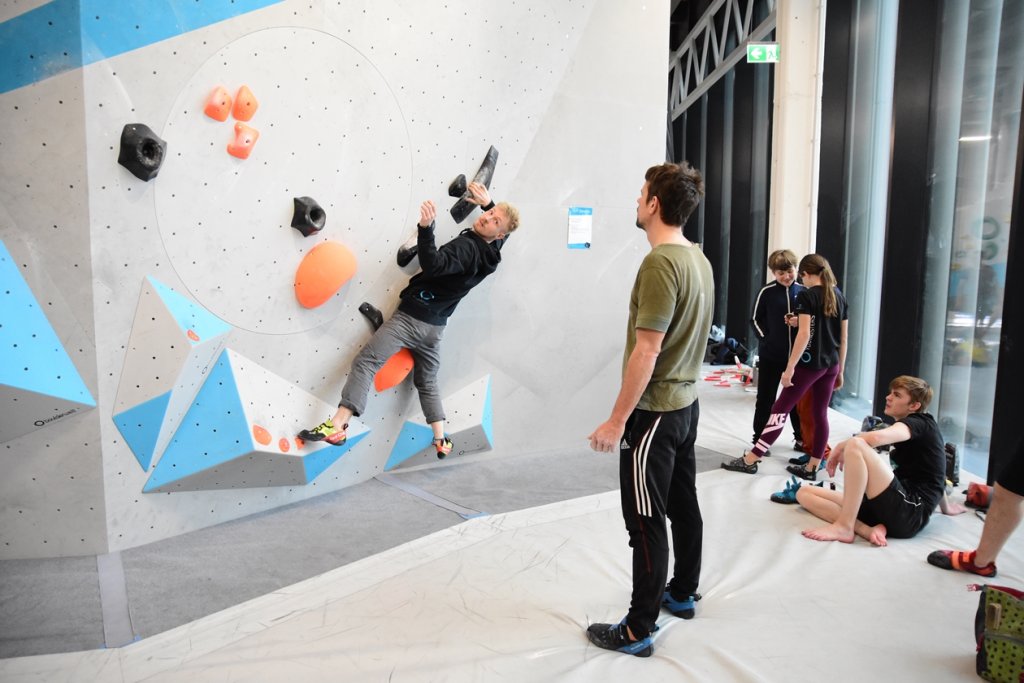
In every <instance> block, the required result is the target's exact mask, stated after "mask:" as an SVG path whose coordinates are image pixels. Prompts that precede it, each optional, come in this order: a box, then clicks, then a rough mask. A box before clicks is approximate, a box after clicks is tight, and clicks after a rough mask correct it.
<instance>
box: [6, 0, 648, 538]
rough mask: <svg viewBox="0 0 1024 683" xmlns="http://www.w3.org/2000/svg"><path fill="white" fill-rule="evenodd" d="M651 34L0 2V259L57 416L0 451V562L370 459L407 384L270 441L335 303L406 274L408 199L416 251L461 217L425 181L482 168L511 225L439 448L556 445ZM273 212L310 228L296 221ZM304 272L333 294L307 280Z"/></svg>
mask: <svg viewBox="0 0 1024 683" xmlns="http://www.w3.org/2000/svg"><path fill="white" fill-rule="evenodd" d="M122 5H123V6H122ZM667 27H668V3H667V1H666V0H661V1H658V2H646V3H643V4H636V3H620V2H616V1H615V0H571V1H566V2H558V3H555V2H549V1H546V0H526V1H524V2H516V3H500V4H493V3H488V4H481V3H478V2H474V1H472V0H454V1H449V2H445V3H424V2H419V1H416V0H340V1H331V2H326V1H313V2H309V0H303V1H299V0H276V1H275V0H237V1H236V2H232V3H230V4H229V3H205V2H204V3H196V2H191V1H188V0H146V1H143V2H137V3H123V4H120V3H119V4H116V5H111V4H110V3H105V2H100V0H54V1H52V2H27V1H26V0H0V59H3V61H4V63H5V65H10V67H9V68H5V73H4V74H3V76H2V77H0V157H2V158H3V159H4V164H2V165H0V241H3V243H4V245H5V246H6V248H7V251H8V253H9V255H10V261H11V263H12V264H13V265H15V266H17V272H18V273H19V274H20V277H21V280H22V281H23V282H24V283H25V284H26V286H27V290H28V291H29V292H30V293H31V295H32V297H33V298H34V299H35V300H36V301H37V302H39V306H40V308H42V309H44V312H45V313H47V319H48V321H49V327H50V328H52V330H53V334H54V336H55V338H56V339H58V340H60V341H61V348H62V349H63V352H64V356H65V357H66V358H67V363H68V364H69V366H70V367H71V368H73V369H74V370H75V374H76V375H77V376H78V377H79V378H80V382H81V391H83V392H85V393H83V394H82V397H81V398H76V399H75V401H76V402H77V404H78V405H81V406H82V408H80V409H77V410H75V412H73V413H68V414H67V415H64V416H62V417H60V418H59V419H57V420H55V421H53V423H52V424H51V423H45V424H44V425H43V426H41V427H38V428H34V429H32V430H31V431H30V432H27V433H15V432H14V431H11V430H9V429H8V428H7V427H4V433H0V467H3V468H4V472H5V477H3V478H0V500H2V501H3V503H4V504H3V505H0V558H3V557H40V556H51V555H75V554H92V553H102V552H107V551H111V550H119V549H123V548H129V547H133V546H136V545H139V544H143V543H148V542H152V541H155V540H159V539H161V538H166V537H169V536H174V535H176V534H180V533H184V532H187V531H190V530H193V529H198V528H202V527H205V526H209V525H212V524H217V523H220V522H223V521H226V520H230V519H234V518H237V517H240V516H244V515H249V514H253V513H255V512H259V511H262V510H267V509H271V508H274V507H277V506H280V505H285V504H288V503H293V502H296V501H300V500H303V499H306V498H309V497H312V496H316V495H320V494H322V493H325V492H329V491H333V490H337V489H339V488H342V487H345V486H349V485H352V484H356V483H359V482H362V481H365V480H366V479H368V478H370V477H373V476H374V475H376V474H378V473H380V472H382V471H383V470H384V469H385V468H386V467H389V459H390V458H391V457H392V454H393V453H394V452H397V451H402V449H407V445H406V444H403V443H401V434H402V433H403V429H404V428H405V427H406V425H407V423H409V424H415V423H416V420H417V418H418V412H419V403H418V401H417V400H416V396H415V391H414V390H413V388H412V382H411V380H408V379H407V380H405V381H403V382H401V383H399V384H398V385H396V386H394V387H391V388H388V389H385V390H383V391H381V392H380V393H377V392H375V391H371V395H370V399H369V405H368V409H367V412H366V414H365V415H364V416H362V418H361V419H360V421H358V423H357V424H356V425H353V427H351V428H350V436H351V438H350V442H349V443H348V444H347V445H346V446H345V447H343V448H335V447H329V446H323V445H322V444H320V445H308V444H305V445H302V444H297V443H296V442H295V441H294V438H293V437H294V434H289V432H292V431H295V429H296V428H297V427H300V426H305V427H311V426H314V425H315V424H316V423H318V422H319V421H321V420H322V419H324V418H325V417H327V416H328V414H329V413H330V411H331V409H332V408H333V406H335V405H336V403H337V400H338V396H339V392H340V387H341V385H342V383H343V381H344V379H345V377H346V375H347V370H348V366H349V363H350V362H351V360H352V358H353V356H354V355H355V354H356V352H357V351H358V350H359V348H360V347H361V346H362V345H363V344H364V343H365V342H366V340H367V339H368V338H369V337H370V335H371V334H372V331H373V327H372V325H371V324H370V322H369V321H368V320H367V319H366V318H364V317H363V316H362V315H361V314H360V313H359V312H358V307H359V304H360V303H361V302H364V301H366V302H370V303H372V304H373V305H375V306H376V307H378V308H380V309H381V310H382V311H383V312H384V314H385V316H387V315H390V314H391V313H392V312H393V310H394V308H395V306H396V304H397V296H398V292H399V291H400V290H401V289H402V288H403V287H404V286H405V284H406V282H407V281H408V278H409V277H410V276H411V275H413V274H414V273H415V272H416V269H417V262H416V261H415V260H413V262H412V263H410V264H409V265H407V266H405V267H404V268H402V267H399V266H398V265H397V264H396V263H395V252H396V250H397V248H398V246H399V245H400V244H402V243H403V242H404V241H405V240H406V239H407V238H408V236H409V235H410V233H411V230H412V227H413V225H414V223H415V221H416V219H417V218H418V210H419V204H420V203H421V202H422V201H423V200H425V199H432V200H434V201H435V202H436V203H437V204H438V206H439V209H440V210H439V219H438V225H437V237H438V240H439V241H446V240H448V239H451V238H452V237H454V236H455V235H456V234H458V232H459V231H460V230H461V229H462V228H464V227H467V226H468V225H469V224H470V223H471V221H472V220H473V218H475V216H476V215H477V214H476V213H473V214H472V215H470V216H469V218H468V219H467V220H466V222H465V223H462V224H457V223H456V222H455V220H453V218H452V217H451V215H449V212H448V211H449V209H450V208H451V207H452V206H453V205H454V204H455V202H456V199H455V198H453V197H450V196H449V195H448V192H447V189H448V186H449V183H450V182H451V180H452V179H453V178H454V177H455V176H456V175H458V174H465V175H466V176H467V177H469V178H472V177H473V174H475V173H476V172H477V170H478V169H479V168H480V165H481V162H482V161H483V159H484V156H485V154H486V153H487V151H488V149H489V148H490V147H491V146H492V145H493V147H494V148H495V149H496V150H497V151H498V158H497V163H496V164H495V170H494V175H493V178H492V179H491V184H490V188H491V193H492V196H493V197H494V198H495V199H496V200H508V201H511V202H513V203H514V204H516V205H517V206H518V207H519V209H520V211H521V213H522V218H523V221H522V227H521V229H520V231H519V232H517V233H516V234H514V235H513V236H512V237H511V239H510V240H509V241H508V243H507V244H506V246H505V247H504V249H503V250H502V257H503V263H502V265H501V267H500V268H499V270H498V271H497V273H496V274H495V275H493V276H492V277H490V278H488V279H487V280H485V281H484V283H483V284H481V285H480V286H479V287H478V288H477V289H476V290H474V291H473V292H471V293H470V294H469V295H468V296H467V297H466V299H465V300H464V301H463V302H462V303H461V304H460V306H459V308H458V310H457V312H456V314H455V316H454V317H453V318H452V320H451V321H450V323H449V325H448V327H447V329H446V331H445V340H444V344H443V352H442V371H441V375H440V378H439V379H440V382H441V388H442V394H443V395H444V396H446V397H451V399H452V401H453V402H452V403H450V405H446V409H447V410H448V412H449V413H450V414H449V418H450V420H451V422H452V424H453V426H454V428H457V432H459V433H461V434H462V437H461V438H462V439H463V441H464V443H463V444H462V448H461V452H467V449H470V448H471V450H485V449H490V452H491V453H492V455H493V456H494V457H495V458H500V457H502V456H503V455H505V454H513V453H522V452H527V451H537V450H545V451H548V450H556V449H558V448H577V447H580V446H582V445H584V444H585V437H586V435H587V434H588V433H589V432H590V430H592V428H593V426H595V425H596V424H597V423H599V422H600V421H601V420H603V419H604V418H605V417H606V416H607V412H608V411H609V410H610V407H611V404H612V402H613V400H614V392H615V390H616V389H617V381H618V372H619V367H620V363H621V349H622V343H623V332H624V324H625V317H626V315H625V314H626V305H627V303H628V291H629V287H630V284H631V282H632V276H633V274H634V273H635V270H636V267H637V265H638V264H639V261H640V259H641V258H642V256H643V254H644V253H645V252H646V242H645V241H644V240H643V236H642V235H641V234H640V233H639V232H638V231H637V230H636V229H635V228H634V227H633V220H634V211H635V199H636V196H637V194H638V192H639V188H640V186H641V184H642V182H643V172H644V170H645V169H646V168H647V167H648V166H649V165H651V164H654V163H658V162H659V161H660V160H661V159H662V158H663V155H664V151H663V150H664V121H665V116H664V106H665V85H664V64H665V53H666V51H667V31H668V28H667ZM218 89H219V90H218ZM215 91H217V92H218V97H220V98H221V99H220V100H218V99H217V98H214V105H215V106H213V107H211V108H208V105H209V104H210V102H211V100H210V96H211V93H214V92H215ZM224 96H226V97H227V98H230V100H231V105H230V106H221V108H220V109H219V110H218V109H217V106H219V105H226V99H223V98H224ZM239 102H241V103H242V104H241V105H239ZM128 124H144V125H145V126H148V128H149V129H151V131H152V134H153V135H154V136H155V137H156V138H158V139H159V141H160V142H162V143H165V145H166V148H165V151H164V152H163V154H162V156H161V155H160V153H159V152H154V151H153V150H154V148H153V146H148V147H145V148H142V147H138V148H135V147H133V148H131V149H130V150H129V152H130V153H131V154H134V155H136V157H137V158H140V159H142V163H143V165H145V164H146V163H150V164H152V162H153V161H154V156H153V155H154V154H155V155H156V156H157V157H160V158H159V162H160V163H159V168H158V172H157V173H156V175H155V177H152V178H151V179H150V180H148V181H147V180H143V179H140V178H139V177H137V175H135V174H133V173H132V172H131V171H130V170H129V169H128V168H126V167H125V166H123V165H120V164H119V163H118V158H119V156H122V157H123V156H124V155H123V154H122V148H121V139H122V131H123V130H124V128H125V126H126V125H128ZM138 155H141V157H140V156H138ZM11 160H13V162H12V161H11ZM300 197H308V198H310V199H311V200H313V201H314V202H315V203H316V205H317V206H318V207H319V209H320V210H322V219H323V220H322V221H321V225H320V226H318V227H319V229H315V230H306V231H302V230H298V229H296V228H294V227H292V223H293V219H294V214H295V200H296V198H300ZM571 206H586V207H592V208H593V215H594V237H593V243H592V247H591V248H589V249H568V248H567V243H566V225H567V216H568V210H569V207H571ZM324 254H328V255H330V256H331V258H329V259H326V260H327V261H328V262H329V263H338V262H339V261H337V260H334V261H331V259H343V260H345V263H346V264H348V265H346V266H345V269H344V276H339V275H337V274H338V273H339V272H341V271H340V270H339V269H338V268H334V267H328V268H327V269H326V275H323V274H322V273H321V274H317V273H314V271H316V268H315V267H314V266H315V265H316V263H315V262H316V261H317V259H318V258H319V257H320V256H323V255H324ZM321 260H322V259H321ZM310 273H314V274H313V275H310ZM313 280H315V283H314V284H315V286H313V285H311V284H310V282H311V281H313ZM311 289H312V290H313V291H312V294H314V295H315V296H312V298H311V297H310V294H311ZM5 310H6V309H5ZM51 311H53V312H54V313H55V314H54V315H50V312H51ZM0 322H2V323H4V324H5V325H6V324H7V323H6V322H5V321H3V320H0ZM14 324H17V322H15V323H14ZM0 329H2V328H0ZM2 338H3V337H0V339H2ZM2 351H3V352H4V353H5V354H8V353H9V351H6V350H2ZM7 359H8V356H7V355H5V356H4V361H5V363H6V361H7ZM481 378H486V386H484V385H480V386H477V384H478V383H480V382H481V381H482V380H481ZM467 388H469V393H470V394H473V396H472V397H470V398H469V399H466V397H465V396H463V394H462V393H460V392H462V391H463V390H464V389H467ZM85 394H87V395H88V396H89V397H90V398H91V400H92V403H93V405H94V406H95V407H93V405H90V404H89V400H86V399H85ZM210 397H214V400H212V401H211V399H210ZM228 404H230V405H236V404H237V406H238V410H237V411H234V412H232V413H231V414H230V415H229V414H227V413H226V412H224V411H225V410H226V408H225V405H228ZM86 408H88V409H86ZM62 412H67V410H66V409H59V410H57V413H56V414H60V413H62ZM463 412H465V413H466V415H463V414H462V413H463ZM460 420H463V421H465V422H466V425H463V426H460V425H461V423H460ZM4 424H6V423H4ZM257 427H258V428H259V429H257ZM261 430H262V431H261ZM264 441H266V442H265V443H264ZM236 442H237V443H236ZM471 442H472V443H471ZM284 444H286V445H287V450H285V447H284ZM396 449H397V451H396ZM422 451H423V449H422V447H419V448H417V450H416V451H412V452H408V451H407V450H406V451H403V453H404V455H403V457H402V460H403V461H405V463H406V466H408V465H411V464H415V463H420V464H428V463H429V461H430V459H429V458H426V457H424V456H423V452H422ZM459 452H460V446H459V444H458V443H457V444H456V451H455V456H456V457H457V455H458V453H459ZM427 455H429V453H428V454H427ZM431 457H432V458H433V456H431ZM434 459H435V460H436V458H434ZM421 461H422V462H421ZM509 462H510V466H514V465H512V464H511V463H513V462H514V459H510V461H509ZM394 464H396V463H392V464H391V466H393V465H394Z"/></svg>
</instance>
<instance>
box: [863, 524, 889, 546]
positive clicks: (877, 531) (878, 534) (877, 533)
mask: <svg viewBox="0 0 1024 683" xmlns="http://www.w3.org/2000/svg"><path fill="white" fill-rule="evenodd" d="M887 532H888V530H887V529H886V528H885V525H884V524H876V525H875V526H871V527H868V535H867V536H865V537H864V538H866V539H867V540H869V541H871V545H877V546H886V545H889V542H888V541H886V540H885V534H886V533H887Z"/></svg>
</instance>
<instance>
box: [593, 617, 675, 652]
mask: <svg viewBox="0 0 1024 683" xmlns="http://www.w3.org/2000/svg"><path fill="white" fill-rule="evenodd" d="M657 630H658V627H657V625H655V627H654V631H652V632H651V634H650V635H648V636H647V637H646V638H641V639H640V640H630V639H629V634H628V633H627V632H626V624H625V619H623V620H622V622H621V623H618V624H591V625H590V626H589V627H588V628H587V638H589V639H590V642H592V643H593V644H594V645H597V646H598V647H600V648H604V649H605V650H615V651H616V652H622V653H625V654H627V655H633V656H634V657H650V656H651V653H652V652H653V651H654V646H653V643H654V632H656V631H657Z"/></svg>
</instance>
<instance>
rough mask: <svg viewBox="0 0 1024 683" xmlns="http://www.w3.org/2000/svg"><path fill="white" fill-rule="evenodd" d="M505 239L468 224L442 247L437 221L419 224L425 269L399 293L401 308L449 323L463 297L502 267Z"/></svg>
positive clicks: (431, 320)
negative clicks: (488, 237) (482, 234)
mask: <svg viewBox="0 0 1024 683" xmlns="http://www.w3.org/2000/svg"><path fill="white" fill-rule="evenodd" d="M503 242H504V240H494V241H493V242H490V243H488V242H487V241H485V240H484V239H483V238H482V237H480V236H479V235H477V234H476V233H475V232H473V229H472V228H466V229H465V230H463V231H462V232H460V233H459V234H458V236H457V237H455V239H453V240H451V241H450V242H448V243H447V244H443V245H441V248H440V249H439V248H437V247H436V246H435V245H434V224H433V223H431V224H430V225H429V226H427V227H426V228H422V227H421V228H419V234H418V235H417V237H416V246H417V254H418V255H419V258H420V267H421V268H422V269H423V270H422V272H419V273H417V274H416V275H414V276H413V277H412V278H411V279H410V280H409V284H408V285H407V286H406V288H405V289H403V290H402V292H401V294H399V298H400V302H399V304H398V310H400V311H402V312H403V313H407V314H409V315H411V316H412V317H414V318H416V319H417V320H422V321H423V322H425V323H429V324H431V325H444V324H446V323H447V322H448V318H449V317H450V316H451V314H452V313H453V312H454V311H455V307H456V306H457V305H458V304H459V302H460V301H461V300H462V297H464V296H466V294H468V293H469V290H471V289H473V288H474V287H476V286H477V285H478V284H480V282H481V281H482V280H483V279H484V278H485V277H487V276H488V275H490V274H491V273H493V272H494V271H495V270H496V269H497V268H498V264H499V263H501V253H500V252H501V246H502V243H503Z"/></svg>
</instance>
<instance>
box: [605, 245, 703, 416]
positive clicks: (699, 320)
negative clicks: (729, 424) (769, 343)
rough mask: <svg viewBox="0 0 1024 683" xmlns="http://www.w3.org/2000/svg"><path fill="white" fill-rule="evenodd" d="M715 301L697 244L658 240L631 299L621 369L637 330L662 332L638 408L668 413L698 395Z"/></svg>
mask: <svg viewBox="0 0 1024 683" xmlns="http://www.w3.org/2000/svg"><path fill="white" fill-rule="evenodd" d="M714 303H715V281H714V275H713V273H712V272H711V263H710V262H709V261H708V259H707V257H705V256H704V253H703V252H702V251H701V250H700V248H699V247H697V246H696V245H690V246H685V245H682V244H662V245H659V246H657V247H655V248H654V249H652V250H651V252H650V253H649V254H648V255H647V256H646V257H645V258H644V261H643V263H641V264H640V270H638V271H637V274H636V282H635V283H634V284H633V292H632V294H631V295H630V298H629V326H628V328H627V329H626V352H625V356H624V358H623V361H622V367H623V372H625V367H626V363H627V362H628V361H629V356H630V354H631V353H632V352H633V347H635V346H636V330H637V328H643V329H648V330H655V331H657V332H664V333H665V339H664V341H663V342H662V345H661V353H660V354H658V360H657V361H656V362H655V365H654V374H653V375H652V376H651V381H650V382H649V383H648V385H647V389H646V390H645V391H644V393H643V396H641V397H640V402H639V403H638V404H637V408H640V409H641V410H651V411H655V412H668V411H671V410H679V409H681V408H685V407H687V406H688V405H690V404H691V403H693V402H694V401H695V400H696V399H697V380H698V379H699V378H700V367H701V363H702V362H703V361H704V352H705V351H706V349H707V343H708V332H710V330H711V317H712V315H713V312H714Z"/></svg>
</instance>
